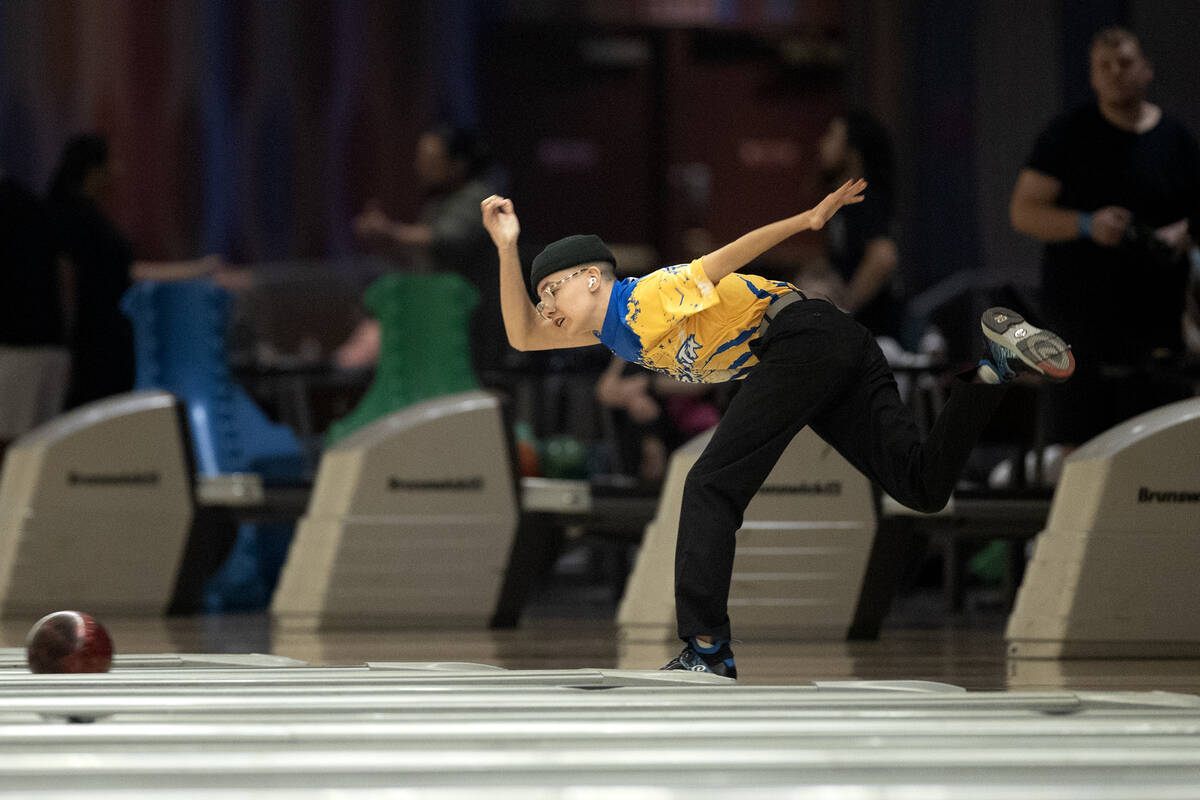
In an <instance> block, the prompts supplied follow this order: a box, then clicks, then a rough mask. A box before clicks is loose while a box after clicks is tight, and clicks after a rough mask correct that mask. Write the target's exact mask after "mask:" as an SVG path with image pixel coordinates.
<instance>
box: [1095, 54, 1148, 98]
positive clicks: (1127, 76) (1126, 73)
mask: <svg viewBox="0 0 1200 800" xmlns="http://www.w3.org/2000/svg"><path fill="white" fill-rule="evenodd" d="M1091 72H1092V88H1093V89H1094V90H1095V91H1096V97H1097V98H1098V99H1099V100H1100V102H1101V103H1102V104H1114V105H1124V104H1128V103H1132V102H1136V101H1140V100H1141V99H1142V98H1143V97H1144V96H1145V93H1146V87H1148V86H1149V85H1150V80H1151V78H1153V77H1154V71H1153V69H1152V68H1151V67H1150V62H1149V61H1147V60H1146V57H1145V56H1144V55H1143V54H1142V49H1141V48H1140V47H1139V46H1138V44H1137V43H1136V42H1133V41H1129V40H1125V41H1122V42H1120V43H1118V44H1116V45H1103V44H1102V45H1097V46H1096V47H1093V48H1092V61H1091Z"/></svg>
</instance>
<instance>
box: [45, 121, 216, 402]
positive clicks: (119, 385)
mask: <svg viewBox="0 0 1200 800" xmlns="http://www.w3.org/2000/svg"><path fill="white" fill-rule="evenodd" d="M115 177H116V170H115V169H114V165H113V163H112V160H111V159H110V157H109V148H108V140H107V139H106V138H105V137H103V136H101V135H98V134H91V133H88V134H80V135H77V136H74V137H72V138H71V139H70V140H69V141H68V142H67V144H66V146H65V147H64V148H63V152H62V155H61V157H60V159H59V163H58V166H57V168H56V169H55V172H54V177H53V178H52V180H51V182H50V188H49V191H48V193H47V197H46V202H47V206H48V207H49V209H50V214H51V217H52V220H53V228H54V236H55V241H56V243H57V247H58V251H59V257H60V259H61V260H62V262H63V266H64V269H63V271H62V274H63V275H64V276H65V280H64V283H67V284H69V285H68V286H67V287H66V289H65V294H66V296H67V300H68V304H69V306H70V307H69V308H68V310H67V314H66V316H67V319H68V320H69V322H70V325H69V328H70V329H69V331H68V333H67V340H68V346H69V348H70V350H71V388H70V390H69V391H68V394H67V402H66V407H67V408H74V407H75V406H79V405H82V404H83V403H87V402H90V401H92V400H98V399H100V398H103V397H108V396H110V395H114V394H119V393H121V392H127V391H130V390H131V389H132V388H133V383H134V356H133V327H132V325H131V324H130V322H129V320H128V319H126V318H125V316H124V314H123V313H122V312H121V296H122V295H124V294H125V291H126V290H127V289H128V288H129V287H130V286H131V285H132V283H133V281H135V280H160V281H163V280H186V279H189V278H198V277H205V276H211V275H215V274H216V273H218V271H220V270H221V269H222V268H223V263H224V262H223V261H222V259H221V258H220V257H219V256H213V255H210V256H205V257H203V258H198V259H193V260H187V261H143V260H138V259H135V258H134V250H133V245H132V244H131V243H130V242H129V240H128V239H127V238H125V236H124V234H122V233H121V231H120V230H118V228H117V226H116V225H115V224H113V222H112V220H110V219H109V217H108V215H107V214H106V213H105V211H104V208H103V203H104V201H105V198H106V197H107V195H108V194H109V192H110V191H111V188H112V185H113V181H114V179H115Z"/></svg>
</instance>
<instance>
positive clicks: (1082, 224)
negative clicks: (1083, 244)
mask: <svg viewBox="0 0 1200 800" xmlns="http://www.w3.org/2000/svg"><path fill="white" fill-rule="evenodd" d="M1076 226H1077V227H1076V230H1077V231H1078V232H1079V238H1080V239H1090V238H1092V215H1091V214H1087V213H1084V212H1083V211H1080V212H1079V216H1078V217H1077V218H1076Z"/></svg>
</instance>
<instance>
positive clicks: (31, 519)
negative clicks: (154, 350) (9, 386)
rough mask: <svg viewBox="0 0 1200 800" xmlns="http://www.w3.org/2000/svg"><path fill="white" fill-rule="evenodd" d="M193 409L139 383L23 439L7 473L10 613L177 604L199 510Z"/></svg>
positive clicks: (3, 497) (4, 524) (6, 600)
mask: <svg viewBox="0 0 1200 800" xmlns="http://www.w3.org/2000/svg"><path fill="white" fill-rule="evenodd" d="M183 413H184V411H183V408H182V407H181V405H180V404H179V402H178V401H177V400H176V399H175V398H174V397H173V396H172V395H170V394H168V393H166V392H159V391H144V392H134V393H132V394H127V395H119V396H117V397H114V398H109V399H106V400H100V401H97V402H95V403H91V404H88V405H85V406H82V407H80V408H77V409H75V410H73V411H71V412H68V413H67V414H64V415H62V416H60V417H57V418H56V419H54V420H52V421H50V422H47V423H45V424H44V425H42V426H40V427H38V428H36V429H34V430H33V431H30V432H29V433H27V434H25V435H24V436H22V437H20V438H19V439H18V440H17V441H16V442H14V443H13V444H12V446H11V447H10V448H9V450H8V454H7V458H6V459H5V462H4V468H3V473H2V474H0V615H2V616H5V617H13V616H26V617H31V618H37V617H40V616H42V615H43V614H45V613H47V612H48V611H53V610H56V609H62V608H86V609H88V610H89V611H90V612H92V613H95V614H101V615H135V616H136V615H158V614H163V613H165V612H166V610H167V607H168V605H169V603H170V600H171V598H172V595H173V592H174V587H175V580H176V572H177V570H178V568H179V565H180V563H181V561H182V559H183V553H184V549H185V546H186V543H187V540H188V534H189V531H190V529H191V524H192V519H193V506H192V466H191V464H192V454H191V452H189V449H188V448H187V446H186V444H185V443H186V442H187V441H188V439H187V436H186V434H185V432H184V430H183V427H184V425H185V423H184V420H183Z"/></svg>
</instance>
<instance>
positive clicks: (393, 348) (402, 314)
mask: <svg viewBox="0 0 1200 800" xmlns="http://www.w3.org/2000/svg"><path fill="white" fill-rule="evenodd" d="M364 302H365V304H366V306H367V309H368V310H369V311H370V312H371V313H372V314H373V315H374V316H375V319H377V320H379V325H380V331H381V342H380V346H379V363H378V365H377V366H376V370H375V380H374V381H373V382H372V384H371V387H370V388H369V389H368V390H367V393H366V395H365V396H364V397H363V399H362V401H361V402H360V403H359V404H358V406H357V407H356V408H355V409H354V410H353V411H351V412H350V414H348V415H347V416H346V417H344V418H342V419H340V420H338V421H337V422H335V423H333V425H331V426H330V428H329V434H328V436H327V444H333V443H334V442H336V441H338V440H340V439H343V438H345V437H346V436H347V435H349V434H351V433H353V432H354V431H356V430H358V429H359V428H361V427H363V426H364V425H368V424H370V423H372V422H374V421H375V420H377V419H379V418H381V417H385V416H387V415H388V414H391V413H392V412H394V411H398V410H400V409H402V408H405V407H407V406H410V405H412V404H413V403H417V402H420V401H422V400H430V399H433V398H435V397H442V396H444V395H448V394H455V393H458V392H465V391H469V390H471V389H478V388H479V380H478V378H477V377H476V376H475V371H474V370H473V369H472V367H471V344H470V342H471V314H472V312H473V311H474V310H475V307H476V306H477V305H478V304H479V292H478V291H477V290H476V289H475V287H474V286H472V285H471V284H470V283H468V282H467V281H466V280H465V279H464V278H462V277H461V276H459V275H455V274H452V273H448V274H444V273H433V274H428V273H416V274H414V273H395V274H392V275H385V276H384V277H382V278H380V279H379V280H377V281H376V282H375V283H373V284H371V286H370V288H368V289H367V293H366V296H365V298H364Z"/></svg>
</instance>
